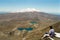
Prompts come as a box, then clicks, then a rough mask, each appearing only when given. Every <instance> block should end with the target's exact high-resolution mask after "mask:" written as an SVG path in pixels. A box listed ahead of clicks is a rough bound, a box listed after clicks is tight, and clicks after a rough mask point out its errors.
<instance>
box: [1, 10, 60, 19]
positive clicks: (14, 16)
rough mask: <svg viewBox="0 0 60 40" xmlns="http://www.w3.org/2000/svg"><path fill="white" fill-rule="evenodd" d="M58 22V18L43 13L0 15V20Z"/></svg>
mask: <svg viewBox="0 0 60 40" xmlns="http://www.w3.org/2000/svg"><path fill="white" fill-rule="evenodd" d="M13 19H14V20H15V19H21V20H33V19H36V20H60V17H59V16H56V15H52V14H48V13H44V12H36V11H34V12H16V13H7V14H1V15H0V20H13Z"/></svg>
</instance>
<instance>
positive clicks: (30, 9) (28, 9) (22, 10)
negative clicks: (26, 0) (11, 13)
mask: <svg viewBox="0 0 60 40" xmlns="http://www.w3.org/2000/svg"><path fill="white" fill-rule="evenodd" d="M34 11H36V12H40V10H38V9H35V8H26V9H21V10H17V12H34Z"/></svg>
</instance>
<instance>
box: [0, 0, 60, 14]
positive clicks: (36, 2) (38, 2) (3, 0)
mask: <svg viewBox="0 0 60 40" xmlns="http://www.w3.org/2000/svg"><path fill="white" fill-rule="evenodd" d="M24 8H36V9H39V10H41V11H43V12H49V13H60V0H0V11H16V10H20V9H24Z"/></svg>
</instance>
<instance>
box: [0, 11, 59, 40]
mask: <svg viewBox="0 0 60 40" xmlns="http://www.w3.org/2000/svg"><path fill="white" fill-rule="evenodd" d="M59 18H60V17H58V16H56V15H52V14H48V13H44V12H35V11H34V12H17V13H6V14H0V40H40V39H41V37H42V35H43V34H44V33H45V32H46V31H48V30H49V26H51V25H52V26H53V27H54V29H55V30H56V31H57V32H60V31H59V29H60V22H59V21H60V19H59ZM58 25H59V26H58ZM56 26H58V27H56ZM18 28H24V30H22V29H21V30H19V29H18ZM26 28H33V30H31V31H28V29H26ZM57 28H58V30H57ZM25 38H26V39H25Z"/></svg>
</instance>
